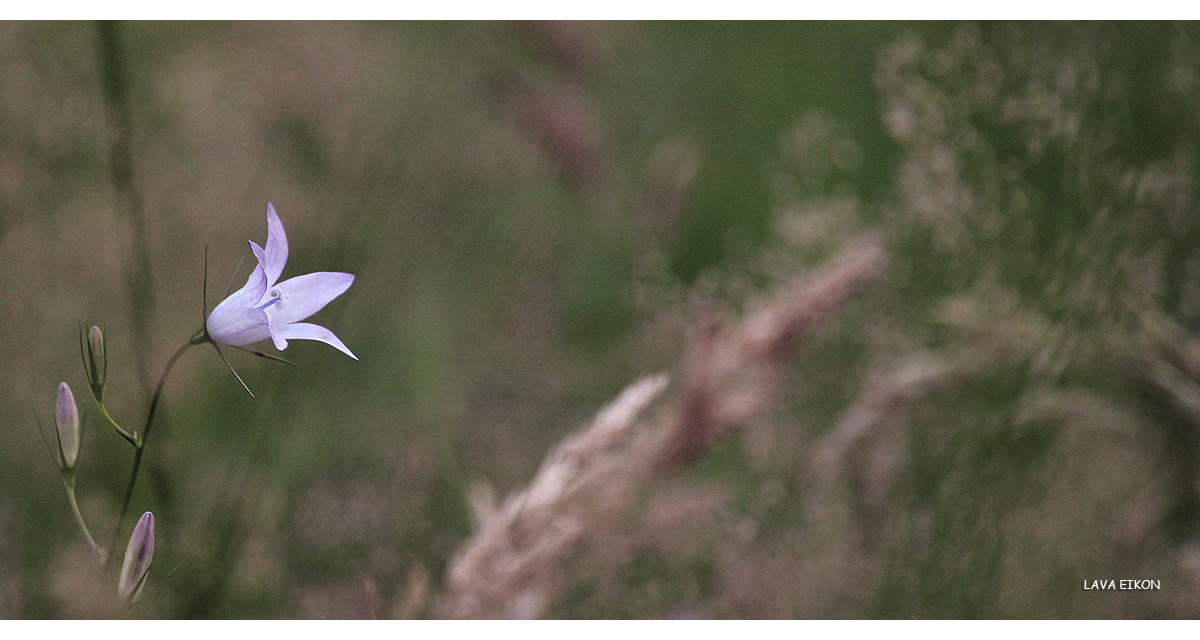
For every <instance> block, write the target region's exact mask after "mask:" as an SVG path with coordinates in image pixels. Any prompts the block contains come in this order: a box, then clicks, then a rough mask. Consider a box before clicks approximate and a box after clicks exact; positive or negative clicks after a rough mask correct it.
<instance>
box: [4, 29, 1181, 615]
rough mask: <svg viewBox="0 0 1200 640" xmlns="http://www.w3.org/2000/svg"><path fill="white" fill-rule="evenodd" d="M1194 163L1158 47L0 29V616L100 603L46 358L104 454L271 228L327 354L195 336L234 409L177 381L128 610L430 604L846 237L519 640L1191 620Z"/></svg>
mask: <svg viewBox="0 0 1200 640" xmlns="http://www.w3.org/2000/svg"><path fill="white" fill-rule="evenodd" d="M1198 134H1200V29H1198V28H1197V27H1195V26H1194V25H1173V24H1161V23H1151V24H1144V23H1120V24H1083V23H1079V24H1057V25H1051V24H1040V23H1039V24H954V23H936V24H902V23H869V24H858V23H658V24H639V23H596V24H591V23H584V24H579V23H545V24H543V23H537V24H526V23H518V24H511V23H387V24H379V23H354V24H344V23H319V24H311V23H248V24H240V23H100V24H97V23H70V22H61V23H4V24H0V362H3V364H4V371H5V373H6V375H5V376H4V383H3V384H0V415H3V416H5V418H4V419H3V420H0V425H3V426H2V428H3V435H4V446H3V448H2V449H0V459H2V461H0V616H4V617H24V618H42V617H109V616H120V615H122V614H123V613H124V610H123V609H122V608H121V607H120V606H119V605H118V604H116V603H115V602H114V595H113V592H114V591H115V583H116V579H115V575H114V574H112V573H111V572H108V573H106V572H104V571H102V570H98V569H96V568H95V567H94V566H93V563H92V562H91V561H90V560H89V556H88V551H87V548H86V546H85V544H84V542H83V540H82V537H81V535H80V533H79V531H78V528H77V527H76V526H75V524H74V520H73V518H72V516H71V512H70V509H69V507H68V504H67V501H66V497H65V495H64V492H63V490H62V486H61V482H60V480H59V478H58V472H57V469H56V467H55V465H54V463H53V461H52V460H51V458H50V456H49V455H48V454H47V453H46V451H45V448H44V446H43V444H42V442H41V437H40V436H39V435H38V432H37V429H38V427H37V420H38V419H40V420H41V423H42V425H43V426H44V427H46V428H47V429H50V428H52V424H53V421H52V415H53V403H54V398H55V390H56V387H57V385H58V382H59V381H62V380H65V381H67V382H68V383H69V384H70V385H71V386H72V387H73V389H74V390H75V394H76V397H77V398H78V399H79V401H80V406H81V408H82V409H83V410H84V413H85V416H86V418H87V419H86V423H87V428H86V431H85V438H84V444H83V450H82V453H81V455H80V463H79V481H78V494H79V497H80V501H81V508H82V511H83V513H84V515H85V517H86V518H87V519H88V521H89V524H90V526H91V527H92V529H93V531H95V532H97V535H98V536H99V537H100V539H101V540H102V541H105V542H106V541H107V540H108V536H109V533H108V532H110V531H112V527H113V525H114V523H115V519H116V517H117V512H118V511H119V509H120V500H121V497H122V492H123V488H124V483H125V481H126V478H127V474H128V467H129V464H130V462H131V457H132V453H131V451H130V450H129V447H128V446H127V445H126V444H125V443H124V442H123V441H122V440H121V439H120V438H119V437H117V436H116V435H115V434H113V433H111V432H110V431H106V430H105V429H103V428H102V427H101V425H100V422H99V420H98V419H97V418H96V415H95V413H96V412H95V409H94V406H93V405H91V403H90V400H88V399H87V391H86V390H87V384H86V379H85V378H84V376H83V372H82V367H81V364H80V361H79V353H78V343H77V335H76V331H77V326H78V324H79V322H80V321H85V322H87V323H88V324H98V325H100V326H102V327H103V328H104V329H105V331H106V335H107V336H108V340H109V359H110V365H109V380H110V381H109V385H108V389H107V391H106V398H107V399H108V407H109V410H110V411H111V413H112V414H113V415H114V417H115V418H116V419H117V420H118V421H119V422H121V423H122V424H124V425H127V426H129V427H130V428H132V425H136V424H139V423H140V422H141V421H142V420H143V416H144V415H145V410H146V406H147V403H148V400H149V394H150V391H151V390H152V387H153V383H154V381H155V380H156V379H157V377H158V375H159V372H160V371H161V368H162V366H163V365H164V364H165V362H166V360H167V358H168V357H169V356H170V354H171V353H172V352H173V351H174V350H175V349H176V348H178V346H179V345H180V344H182V343H183V342H184V341H185V340H186V339H187V338H188V336H189V335H191V334H192V333H193V332H194V331H195V330H196V328H197V327H198V326H199V323H200V321H201V317H202V316H201V304H202V282H203V280H204V256H205V248H206V247H207V254H208V279H209V284H208V301H209V305H210V308H211V306H212V305H213V304H215V301H217V300H219V299H220V298H221V293H222V292H223V291H224V288H225V285H226V283H227V282H228V281H229V278H230V277H231V276H233V274H234V270H235V268H236V266H237V265H238V261H239V260H241V259H243V258H245V259H247V260H253V258H252V256H251V255H250V253H249V251H248V248H247V245H246V244H245V243H246V240H251V239H252V240H255V241H257V242H259V243H262V242H263V241H264V240H265V237H266V225H265V213H266V204H267V202H268V201H270V202H272V203H274V206H275V208H276V209H277V211H278V212H279V214H280V216H281V218H282V220H283V223H284V225H285V227H286V229H287V232H288V238H289V241H290V244H291V257H290V259H289V262H288V264H287V268H286V270H285V272H284V277H289V276H291V275H297V274H301V273H306V272H309V271H318V270H331V271H346V272H350V273H354V274H355V275H356V277H357V279H356V281H355V283H354V285H353V287H352V288H351V289H350V290H349V291H348V292H347V293H346V294H344V295H343V296H341V297H340V298H338V299H337V300H335V301H334V302H333V303H331V304H330V305H329V306H328V307H327V308H326V309H324V310H323V311H321V312H320V313H319V314H318V315H316V316H314V317H313V318H312V320H311V321H312V322H315V323H317V324H321V325H323V326H326V327H329V328H331V329H332V330H333V331H334V332H335V333H336V334H337V335H338V336H340V337H341V338H342V340H343V341H344V342H345V343H346V344H347V345H348V346H349V347H350V348H351V349H353V350H354V351H355V352H356V353H357V354H358V355H359V356H360V358H361V361H359V362H354V361H352V360H350V359H348V358H346V357H345V356H344V355H342V354H340V353H338V352H337V351H335V350H334V349H332V348H329V347H327V346H325V345H321V344H318V343H312V342H292V343H291V345H290V346H289V348H288V349H287V352H286V353H285V354H284V355H285V356H287V357H288V358H290V359H292V360H294V361H295V362H297V363H298V366H296V367H288V366H286V365H280V364H277V363H272V362H268V361H265V360H261V359H257V358H254V357H252V356H249V355H247V354H244V353H240V352H235V351H232V350H230V351H229V353H228V355H229V356H230V360H231V361H232V363H233V365H234V367H236V368H237V369H238V371H239V373H240V374H241V375H242V377H243V378H244V379H245V380H246V382H247V384H248V385H249V386H250V388H251V389H252V390H253V391H254V392H255V395H256V396H257V398H254V399H252V398H250V397H249V396H248V395H247V394H246V393H245V392H244V391H243V390H242V389H241V387H240V385H238V383H237V382H236V380H235V379H234V378H233V377H232V375H230V373H229V372H228V371H227V370H226V369H225V368H224V366H223V365H222V364H221V363H220V361H219V360H218V359H217V357H216V354H215V353H213V352H212V350H211V349H208V348H196V349H193V350H192V351H190V352H189V353H187V354H186V356H185V357H184V359H183V361H182V362H181V363H180V365H179V366H178V367H177V368H176V369H175V371H174V373H173V374H172V376H171V378H170V380H169V382H168V385H167V391H166V395H165V400H164V404H163V406H162V407H161V413H160V415H159V421H158V422H157V424H156V426H155V431H154V435H153V437H152V438H151V440H150V443H149V446H148V448H147V454H146V459H145V462H144V466H143V470H142V474H141V477H140V480H139V484H138V487H137V491H136V493H135V495H134V499H133V505H132V507H131V516H130V518H129V519H128V521H127V522H126V523H125V531H126V534H125V535H128V531H129V529H130V527H131V526H132V523H133V521H134V519H135V518H136V515H137V514H140V513H141V512H142V511H144V510H153V512H154V513H155V516H156V524H157V528H156V532H157V544H156V551H155V563H154V567H153V569H152V570H151V578H150V584H151V585H154V584H157V583H158V582H159V581H163V580H164V579H165V581H163V582H162V585H161V586H160V587H159V588H157V589H156V590H155V591H153V593H152V594H151V595H150V596H149V597H148V598H147V599H146V600H145V601H143V602H142V603H141V604H139V605H138V606H137V607H136V608H135V609H133V611H132V612H130V614H129V615H131V616H134V617H168V618H180V617H182V618H212V617H218V618H246V617H249V618H259V617H267V618H290V617H303V618H309V617H317V618H320V617H336V618H362V617H429V616H434V615H437V614H438V612H439V611H440V610H439V608H438V606H437V605H438V602H439V600H438V598H439V593H440V592H441V590H442V588H443V585H444V572H445V570H446V566H447V562H448V561H449V560H450V558H451V557H452V556H453V554H454V553H455V550H456V549H458V548H459V547H460V545H462V544H463V542H464V540H466V539H467V537H468V536H469V535H470V534H471V532H472V526H473V525H472V518H471V511H470V507H469V504H470V503H469V500H468V496H469V495H471V494H472V491H475V492H476V494H478V492H479V491H482V489H480V487H483V488H489V487H490V489H491V490H492V491H493V492H494V494H495V495H498V496H503V495H505V494H507V493H508V492H510V491H516V490H519V489H520V488H521V487H522V486H524V485H525V484H526V483H527V482H529V480H530V478H532V477H533V475H534V473H535V472H536V471H537V469H538V465H539V464H540V461H541V460H542V458H543V457H544V456H545V455H546V453H547V452H548V451H549V450H550V449H551V448H552V447H553V446H554V444H555V443H556V442H558V441H560V440H561V439H563V438H564V437H566V436H567V435H568V434H570V433H572V432H573V431H575V430H576V429H578V428H579V427H581V426H583V425H585V424H587V422H588V421H589V420H590V418H591V416H592V415H594V414H595V412H596V411H597V410H598V409H599V408H600V407H602V406H603V405H604V404H605V403H606V402H608V401H609V400H611V399H612V398H613V397H615V396H616V395H617V394H618V393H619V392H620V390H621V389H622V388H624V387H625V386H626V385H627V384H629V383H631V382H633V381H634V380H636V379H637V378H639V377H641V376H643V375H646V374H650V373H654V372H659V371H666V372H672V373H677V372H678V370H679V367H680V366H681V365H680V364H679V363H680V362H681V354H682V353H683V350H684V348H685V345H686V342H687V340H688V339H689V335H692V333H693V329H694V328H695V327H697V326H701V325H703V323H705V322H709V321H711V319H712V318H737V317H738V316H739V315H740V314H741V313H742V311H744V310H745V309H746V308H747V305H749V304H751V303H752V301H753V300H755V299H756V297H757V296H761V295H767V294H769V293H770V292H772V291H774V290H776V289H777V288H778V287H780V286H781V285H782V284H784V283H786V282H790V281H792V280H793V279H794V278H795V277H797V276H802V275H803V274H804V273H806V272H808V271H810V270H813V269H815V268H818V267H820V266H821V265H822V264H824V263H825V262H826V261H827V260H828V259H829V258H830V256H832V255H834V254H835V253H836V252H837V251H838V250H839V248H840V247H842V246H844V245H845V243H847V242H849V241H851V240H853V239H855V238H858V237H860V236H862V235H863V234H872V236H871V237H874V238H877V239H878V241H879V242H881V243H882V245H883V246H884V248H885V250H886V252H887V255H888V263H887V268H886V269H885V270H884V272H883V274H882V275H881V277H880V278H878V279H877V280H876V281H875V282H873V283H872V284H871V285H870V286H869V287H868V288H867V289H865V290H864V291H862V292H861V293H860V294H859V295H858V296H857V297H855V298H854V299H852V300H851V301H850V302H849V303H848V304H847V305H846V306H845V308H844V309H842V310H841V313H840V314H839V315H838V316H837V317H836V318H835V319H834V320H833V321H832V322H831V323H829V325H828V326H826V327H825V328H824V329H823V330H822V331H821V332H819V333H818V334H816V335H815V336H813V337H812V339H811V340H810V341H808V342H807V343H806V344H805V345H804V348H803V350H802V351H801V352H800V353H799V354H798V355H797V356H796V357H794V358H792V359H791V360H789V362H788V363H787V375H786V378H785V383H784V385H783V389H782V391H781V393H780V395H779V398H778V401H777V402H775V403H773V404H772V406H771V408H770V409H769V410H768V411H765V412H762V414H761V415H757V416H754V417H753V418H750V419H748V420H747V423H746V424H745V425H744V429H742V430H741V431H740V432H738V433H737V434H734V435H732V436H730V437H728V438H725V439H722V440H721V441H719V442H717V443H715V444H714V445H713V446H712V447H711V448H710V449H708V450H707V451H705V452H704V453H703V455H702V456H701V457H700V458H699V459H697V460H695V461H694V462H693V463H691V464H689V465H688V466H687V467H686V468H685V469H683V470H681V471H680V473H679V474H678V477H676V478H672V479H671V480H670V481H669V482H667V483H666V484H665V486H655V487H648V488H647V490H646V493H647V495H646V496H645V497H644V499H643V500H642V501H641V503H639V504H638V505H631V507H630V513H632V514H635V515H632V516H631V519H630V524H629V528H630V529H631V532H630V534H629V535H628V536H626V537H625V538H623V539H622V540H621V542H620V544H616V543H615V542H614V543H612V544H611V545H609V541H607V540H606V539H605V538H603V537H598V538H596V539H588V540H585V541H584V543H583V544H581V545H579V548H578V549H575V550H574V552H573V553H572V555H570V556H568V557H564V558H562V560H561V571H562V576H564V578H563V584H564V585H565V586H564V588H562V589H561V590H559V591H557V592H555V593H554V597H553V599H552V601H551V602H550V604H549V608H548V613H547V615H550V616H553V617H583V618H588V617H638V618H643V617H648V618H657V617H711V618H739V617H754V618H759V617H768V618H775V617H785V618H790V617H850V618H863V617H885V618H893V617H924V618H946V617H949V618H973V617H987V618H991V617H1020V618H1026V617H1193V616H1196V615H1200V430H1198V429H1200V342H1197V340H1196V338H1195V337H1194V336H1195V335H1196V332H1197V331H1200V224H1198V221H1200V219H1198V216H1197V204H1198V203H1197V166H1196V162H1197V144H1198V141H1200V137H1198ZM247 270H248V268H247V267H246V266H245V265H243V267H242V270H241V271H240V274H239V275H238V276H237V282H236V283H235V285H234V286H235V287H237V286H240V285H241V283H242V282H244V278H245V274H246V273H247ZM262 348H264V350H267V351H273V350H272V349H271V348H270V345H269V344H265V343H264V344H263V345H262ZM839 446H840V447H841V449H838V450H839V451H841V453H842V455H840V456H836V457H834V458H830V457H829V456H824V457H822V456H821V455H819V454H820V453H821V452H828V451H830V450H831V447H832V448H833V449H837V448H838V447H839ZM831 460H833V462H831ZM472 488H474V489H472ZM485 493H486V492H485ZM663 496H666V498H663ZM667 507H670V508H671V509H676V510H682V511H683V512H685V515H686V517H665V516H664V517H656V514H655V513H654V510H656V509H659V510H662V509H666V508H667ZM658 515H662V514H658ZM647 522H650V523H658V524H657V525H655V526H649V525H647V524H646V523H647ZM123 546H124V543H123V542H122V544H121V547H122V548H123ZM172 571H173V572H172ZM168 574H169V576H168ZM1124 578H1140V579H1155V580H1159V581H1160V582H1161V589H1160V590H1157V591H1145V592H1143V591H1137V592H1134V591H1104V592H1100V591H1085V590H1083V589H1082V587H1081V585H1082V582H1083V581H1084V580H1096V579H1116V580H1120V579H1124Z"/></svg>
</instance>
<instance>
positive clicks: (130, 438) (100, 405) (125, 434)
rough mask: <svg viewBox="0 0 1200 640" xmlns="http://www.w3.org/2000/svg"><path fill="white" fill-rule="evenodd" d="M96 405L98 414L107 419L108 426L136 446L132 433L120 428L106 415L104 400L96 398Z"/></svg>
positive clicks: (135, 439)
mask: <svg viewBox="0 0 1200 640" xmlns="http://www.w3.org/2000/svg"><path fill="white" fill-rule="evenodd" d="M96 407H98V408H99V409H100V415H101V416H102V417H103V418H104V419H105V420H107V421H108V424H109V426H111V427H112V428H113V429H115V430H116V432H117V433H118V434H120V435H121V437H122V438H125V439H126V440H128V441H129V444H131V445H133V446H134V447H136V446H138V444H137V438H134V437H133V436H132V435H130V434H129V432H128V431H126V430H124V429H122V428H121V426H120V425H118V424H117V421H116V420H113V419H112V417H111V416H109V415H108V409H105V408H104V402H102V401H100V400H96Z"/></svg>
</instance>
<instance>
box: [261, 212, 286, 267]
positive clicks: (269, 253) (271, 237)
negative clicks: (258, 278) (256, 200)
mask: <svg viewBox="0 0 1200 640" xmlns="http://www.w3.org/2000/svg"><path fill="white" fill-rule="evenodd" d="M265 253H266V256H265V257H264V258H263V259H261V262H262V265H263V268H264V269H266V271H267V286H268V287H272V286H275V281H277V280H279V274H281V273H283V265H285V264H287V259H288V242H287V234H286V233H284V231H283V223H282V222H280V221H279V215H278V214H276V213H275V206H274V205H272V204H271V203H270V202H268V203H267V250H266V252H265Z"/></svg>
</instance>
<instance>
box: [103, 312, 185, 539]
mask: <svg viewBox="0 0 1200 640" xmlns="http://www.w3.org/2000/svg"><path fill="white" fill-rule="evenodd" d="M207 338H208V334H207V333H206V332H205V331H204V328H203V327H201V329H200V331H199V332H197V333H196V335H194V336H192V337H191V338H190V339H188V341H187V342H186V343H184V345H183V346H182V347H179V350H178V351H176V352H175V355H173V356H171V359H170V360H168V361H167V366H166V367H165V368H163V372H162V375H161V376H159V378H158V386H157V387H155V388H154V396H153V397H152V398H151V399H150V411H149V412H147V413H146V425H145V426H144V427H142V434H141V436H138V434H137V432H136V431H135V432H134V433H133V438H132V440H131V442H132V443H133V470H132V471H130V472H129V484H128V485H126V486H125V500H124V502H123V503H122V504H121V515H120V516H118V517H117V526H116V530H115V531H113V538H112V544H110V545H109V554H108V559H109V562H111V561H112V558H113V557H114V556H115V555H116V551H117V542H118V540H120V538H121V523H122V522H124V521H125V514H126V513H127V512H128V511H129V501H130V499H132V498H133V487H134V485H136V484H137V476H138V469H139V468H141V466H142V452H143V451H145V449H146V440H147V439H148V438H149V437H150V427H151V426H153V425H154V412H155V410H157V409H158V401H159V400H161V399H162V392H163V387H164V386H165V385H166V384H167V376H168V375H170V373H171V368H172V367H174V366H175V363H176V362H178V361H179V358H180V357H181V356H183V352H184V351H187V350H188V347H190V346H192V345H194V344H200V343H201V342H206V341H207Z"/></svg>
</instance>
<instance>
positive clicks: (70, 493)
mask: <svg viewBox="0 0 1200 640" xmlns="http://www.w3.org/2000/svg"><path fill="white" fill-rule="evenodd" d="M63 485H64V486H66V488H67V499H68V500H70V501H71V511H74V512H75V521H76V522H78V523H79V528H80V529H82V530H83V535H84V537H86V538H87V541H88V544H90V545H92V551H95V552H96V557H98V558H99V559H100V562H101V563H103V562H104V550H103V549H101V548H100V545H98V544H96V541H95V540H93V539H92V534H91V532H89V531H88V528H87V524H86V523H84V521H83V514H82V513H80V512H79V503H78V502H76V501H75V475H74V473H71V474H70V475H66V474H64V475H63Z"/></svg>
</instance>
